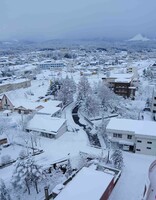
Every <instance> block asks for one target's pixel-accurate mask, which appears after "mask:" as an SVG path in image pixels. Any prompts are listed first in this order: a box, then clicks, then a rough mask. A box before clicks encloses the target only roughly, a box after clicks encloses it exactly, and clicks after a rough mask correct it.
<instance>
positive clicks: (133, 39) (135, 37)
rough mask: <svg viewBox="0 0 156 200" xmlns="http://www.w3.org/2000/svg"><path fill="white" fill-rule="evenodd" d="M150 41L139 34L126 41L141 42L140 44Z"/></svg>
mask: <svg viewBox="0 0 156 200" xmlns="http://www.w3.org/2000/svg"><path fill="white" fill-rule="evenodd" d="M149 40H150V39H149V38H147V37H144V36H142V35H141V34H137V35H136V36H134V37H133V38H131V39H129V40H128V41H130V42H131V41H142V42H146V41H149Z"/></svg>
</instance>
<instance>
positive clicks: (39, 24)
mask: <svg viewBox="0 0 156 200" xmlns="http://www.w3.org/2000/svg"><path fill="white" fill-rule="evenodd" d="M137 33H142V34H143V35H146V36H148V37H153V38H155V34H156V0H0V40H8V39H43V40H44V39H59V38H61V39H62V38H67V39H70V38H71V39H81V38H96V37H106V38H116V39H121V38H129V37H132V36H134V35H136V34H137Z"/></svg>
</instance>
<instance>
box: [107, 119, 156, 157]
mask: <svg viewBox="0 0 156 200" xmlns="http://www.w3.org/2000/svg"><path fill="white" fill-rule="evenodd" d="M106 132H107V135H108V138H109V140H110V141H111V142H114V143H118V144H119V146H120V147H121V148H123V149H125V150H129V151H133V152H136V153H140V154H148V155H156V123H155V122H153V121H145V120H132V119H115V118H114V119H111V120H110V122H109V123H108V125H107V127H106Z"/></svg>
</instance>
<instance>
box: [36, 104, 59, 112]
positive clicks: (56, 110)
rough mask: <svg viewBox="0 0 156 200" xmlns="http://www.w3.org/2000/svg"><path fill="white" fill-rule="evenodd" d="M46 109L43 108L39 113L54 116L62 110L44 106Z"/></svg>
mask: <svg viewBox="0 0 156 200" xmlns="http://www.w3.org/2000/svg"><path fill="white" fill-rule="evenodd" d="M44 106H45V107H44V108H41V109H40V110H39V111H38V113H40V114H50V115H53V114H55V113H57V112H58V111H60V110H61V108H60V107H52V106H50V107H49V106H46V104H44Z"/></svg>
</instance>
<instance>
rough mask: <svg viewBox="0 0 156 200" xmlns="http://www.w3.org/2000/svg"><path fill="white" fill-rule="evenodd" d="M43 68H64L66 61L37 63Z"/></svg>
mask: <svg viewBox="0 0 156 200" xmlns="http://www.w3.org/2000/svg"><path fill="white" fill-rule="evenodd" d="M37 65H38V66H39V67H40V68H41V69H51V68H62V67H64V66H65V65H64V63H62V62H56V61H55V62H54V61H51V60H47V61H43V62H40V63H38V64H37Z"/></svg>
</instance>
